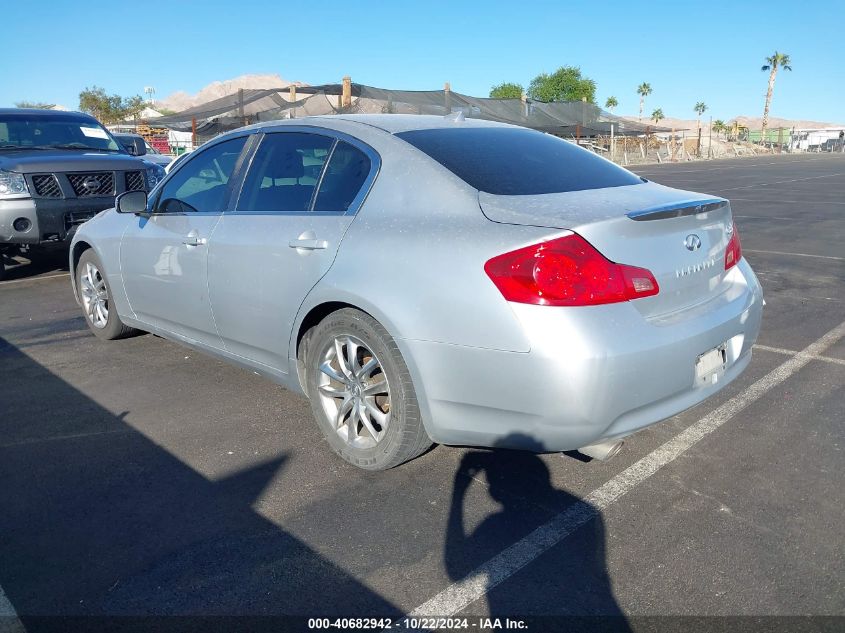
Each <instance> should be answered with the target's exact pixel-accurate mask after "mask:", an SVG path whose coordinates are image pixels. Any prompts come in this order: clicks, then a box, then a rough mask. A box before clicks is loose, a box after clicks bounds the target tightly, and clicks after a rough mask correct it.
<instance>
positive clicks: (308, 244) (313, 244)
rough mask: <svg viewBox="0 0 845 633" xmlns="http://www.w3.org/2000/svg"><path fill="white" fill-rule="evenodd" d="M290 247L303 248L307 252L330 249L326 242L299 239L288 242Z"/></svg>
mask: <svg viewBox="0 0 845 633" xmlns="http://www.w3.org/2000/svg"><path fill="white" fill-rule="evenodd" d="M288 246H290V247H291V248H301V249H303V250H306V251H317V250H322V249H325V248H328V247H329V243H328V242H327V241H326V240H313V239H311V240H309V239H298V240H291V241H290V242H288Z"/></svg>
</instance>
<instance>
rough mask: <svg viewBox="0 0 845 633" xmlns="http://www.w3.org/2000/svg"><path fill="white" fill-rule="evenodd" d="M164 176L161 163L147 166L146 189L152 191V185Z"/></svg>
mask: <svg viewBox="0 0 845 633" xmlns="http://www.w3.org/2000/svg"><path fill="white" fill-rule="evenodd" d="M164 176H165V172H164V167H162V166H161V165H152V166H150V167H147V190H149V191H152V188H153V187H155V186H156V185H157V184H158V183H160V182H161V181H162V180H164Z"/></svg>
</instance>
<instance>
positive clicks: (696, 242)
mask: <svg viewBox="0 0 845 633" xmlns="http://www.w3.org/2000/svg"><path fill="white" fill-rule="evenodd" d="M479 203H480V205H481V209H482V211H483V212H484V214H485V215H486V216H487V217H488V218H489V219H490V220H492V221H494V222H501V223H506V224H520V225H531V226H539V227H547V228H550V229H569V230H571V231H574V232H575V233H578V234H579V235H581V236H582V237H583V238H584V239H586V240H587V241H588V242H590V243H591V244H592V245H593V246H594V247H595V248H596V249H598V250H599V251H600V252H601V253H602V254H603V255H604V256H605V257H607V258H608V259H610V260H611V261H614V262H617V263H620V264H628V265H632V266H640V267H642V268H647V269H648V270H650V271H651V272H652V274H653V275H654V276H655V278H656V280H657V283H658V285H659V286H660V292H659V293H658V294H657V295H655V296H652V297H646V298H643V299H637V300H635V301H633V302H632V304H633V305H635V306H636V308H637V309H638V310H639V311H640V312H641V313H642V314H643V315H644V316H645V317H648V318H661V317H666V316H668V315H671V314H674V313H679V312H682V311H684V310H687V309H690V308H693V307H695V306H697V305H700V304H703V303H705V302H707V301H709V300H711V299H713V298H715V297H718V296H719V295H721V294H722V293H724V292H726V291H727V290H728V289H729V288H730V285H731V284H730V280H729V274H728V273H727V272H726V271H725V265H724V257H725V249H726V247H727V244H728V241H729V240H730V237H731V234H732V232H733V221H732V217H731V209H730V204H729V203H728V201H727V200H724V199H722V198H717V197H713V196H707V195H703V194H698V193H693V192H689V191H681V190H677V189H672V188H669V187H664V186H662V185H657V184H655V183H650V182H648V183H643V184H640V185H630V186H624V187H611V188H605V189H593V190H587V191H578V192H567V193H559V194H543V195H536V196H494V195H491V194H486V193H480V194H479Z"/></svg>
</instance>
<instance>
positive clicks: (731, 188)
mask: <svg viewBox="0 0 845 633" xmlns="http://www.w3.org/2000/svg"><path fill="white" fill-rule="evenodd" d="M834 176H845V172H839V173H836V174H822V175H821V176H807V177H806V178H791V179H789V180H775V181H774V182H758V183H756V184H754V185H743V186H742V187H727V188H726V189H717V191H737V190H739V189H753V188H754V187H769V186H771V185H784V184H787V183H790V182H803V181H805V180H818V179H819V178H833V177H834Z"/></svg>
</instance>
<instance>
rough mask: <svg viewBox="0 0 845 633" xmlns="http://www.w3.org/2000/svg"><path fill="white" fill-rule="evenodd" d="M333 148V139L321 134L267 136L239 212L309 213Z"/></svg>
mask: <svg viewBox="0 0 845 633" xmlns="http://www.w3.org/2000/svg"><path fill="white" fill-rule="evenodd" d="M332 145H334V139H333V138H330V137H328V136H320V135H319V134H308V133H304V132H275V133H272V134H267V135H265V136H264V139H263V140H262V141H261V145H260V146H259V147H258V151H256V153H255V157H254V158H253V159H252V166H251V167H250V169H249V173H247V176H246V179H245V180H244V186H243V189H242V191H241V196H240V200H239V202H238V211H261V212H273V211H277V212H288V213H291V212H304V211H309V210H310V209H311V201H312V199H313V197H314V191H315V189H316V187H317V184H318V183H319V181H320V175H321V174H322V172H323V167H324V166H325V163H326V160H328V157H329V153H330V152H331V149H332Z"/></svg>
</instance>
